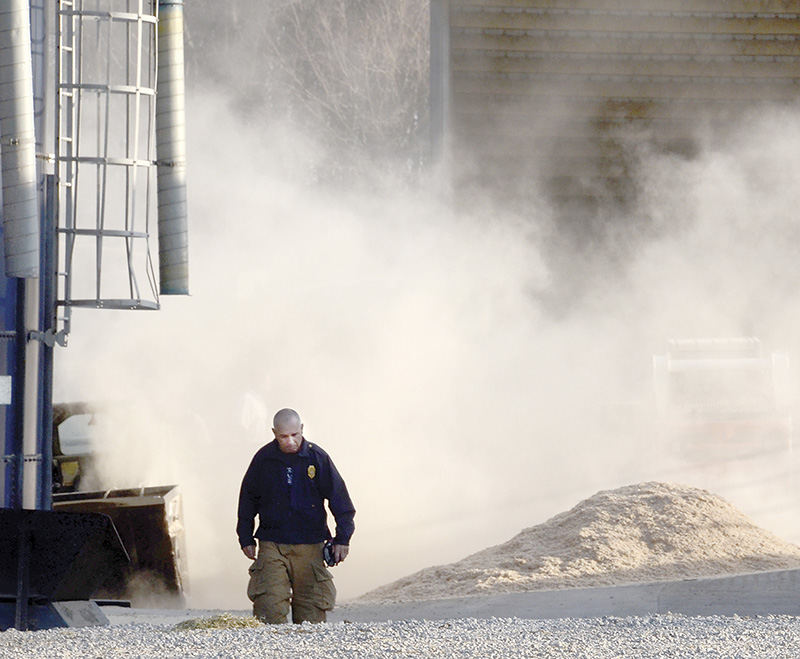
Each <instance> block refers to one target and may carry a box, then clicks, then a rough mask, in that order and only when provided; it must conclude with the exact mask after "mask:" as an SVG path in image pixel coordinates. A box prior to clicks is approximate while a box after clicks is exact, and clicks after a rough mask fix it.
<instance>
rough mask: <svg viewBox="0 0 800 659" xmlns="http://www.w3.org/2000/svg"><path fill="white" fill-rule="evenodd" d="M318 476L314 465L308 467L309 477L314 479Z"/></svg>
mask: <svg viewBox="0 0 800 659" xmlns="http://www.w3.org/2000/svg"><path fill="white" fill-rule="evenodd" d="M316 475H317V468H316V467H315V466H314V465H308V477H309V478H314V476H316Z"/></svg>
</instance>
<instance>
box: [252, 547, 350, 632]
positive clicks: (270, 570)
mask: <svg viewBox="0 0 800 659" xmlns="http://www.w3.org/2000/svg"><path fill="white" fill-rule="evenodd" d="M249 572H250V583H249V584H248V585H247V596H248V597H249V598H250V601H252V602H253V615H254V616H255V617H256V618H258V619H259V620H261V621H263V622H267V623H283V622H286V616H287V615H288V613H289V607H290V606H291V609H292V622H295V623H300V622H304V621H307V622H325V612H326V611H330V610H331V609H332V608H333V605H334V603H335V602H336V588H335V587H334V585H333V575H332V574H331V573H330V570H328V568H327V567H325V563H324V561H323V559H322V543H318V544H313V545H279V544H277V543H275V542H265V541H262V540H259V541H258V558H256V560H255V562H254V563H253V564H252V565H251V566H250V569H249Z"/></svg>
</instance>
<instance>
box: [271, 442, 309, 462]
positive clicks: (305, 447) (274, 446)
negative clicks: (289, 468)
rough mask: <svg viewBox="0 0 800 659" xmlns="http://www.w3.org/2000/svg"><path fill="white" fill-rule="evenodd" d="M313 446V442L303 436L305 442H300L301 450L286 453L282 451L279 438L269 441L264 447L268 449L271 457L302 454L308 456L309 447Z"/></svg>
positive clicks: (288, 456)
mask: <svg viewBox="0 0 800 659" xmlns="http://www.w3.org/2000/svg"><path fill="white" fill-rule="evenodd" d="M310 447H311V443H310V442H309V441H308V440H306V438H305V437H303V443H302V444H300V450H299V451H298V452H297V453H284V452H283V451H281V447H280V446H278V440H277V439H273V440H272V441H271V442H269V443H268V444H267V445H266V446H265V447H264V448H265V449H267V454H268V455H269V457H274V458H290V457H291V456H293V455H300V456H302V457H307V456H308V453H309V448H310Z"/></svg>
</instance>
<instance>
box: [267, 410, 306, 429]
mask: <svg viewBox="0 0 800 659" xmlns="http://www.w3.org/2000/svg"><path fill="white" fill-rule="evenodd" d="M298 423H300V415H299V414H298V413H297V412H295V411H294V410H292V409H289V408H288V407H284V408H283V409H282V410H278V411H277V412H276V414H275V417H274V418H273V419H272V427H273V428H278V427H279V426H280V427H285V426H287V425H289V424H291V425H294V424H298Z"/></svg>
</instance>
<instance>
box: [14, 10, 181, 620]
mask: <svg viewBox="0 0 800 659" xmlns="http://www.w3.org/2000/svg"><path fill="white" fill-rule="evenodd" d="M183 68H184V67H183V0H125V1H124V2H120V1H119V0H93V1H92V2H84V1H83V0H80V1H76V0H6V1H5V2H2V3H0V73H2V75H0V170H1V172H0V173H1V174H2V176H1V177H0V179H1V183H2V243H3V250H2V253H0V428H2V429H3V430H4V442H3V452H2V465H1V467H0V496H1V497H2V503H1V504H0V505H2V507H1V508H0V630H4V629H7V628H8V627H11V626H13V627H16V628H17V629H21V630H26V629H43V628H47V627H52V626H63V625H86V624H102V623H103V621H104V619H105V616H103V614H102V612H101V611H100V609H99V607H98V605H97V603H96V602H95V601H94V600H90V599H88V598H90V597H94V596H95V593H97V592H101V591H102V592H108V593H113V594H116V593H123V592H125V591H129V590H130V585H131V578H130V577H131V575H143V574H145V573H148V574H154V575H155V576H156V581H159V580H161V582H163V584H165V585H163V588H164V589H165V590H166V591H168V592H169V591H170V590H171V591H172V594H173V595H174V594H175V593H176V592H177V593H178V594H179V593H180V592H181V590H182V582H181V579H180V571H179V568H180V563H181V561H182V559H183V556H184V553H183V550H182V545H181V543H182V528H181V525H180V497H179V495H178V494H177V492H176V491H175V489H174V488H173V487H171V486H170V487H166V488H147V487H145V488H140V489H138V490H137V491H135V492H134V491H110V492H93V493H88V494H86V493H73V494H69V495H63V496H62V495H61V494H56V495H54V494H53V475H54V473H53V472H54V470H53V464H54V463H53V458H54V455H53V438H52V437H51V432H52V427H53V405H52V395H53V393H52V392H53V362H54V354H55V351H56V346H59V347H62V348H63V347H66V345H67V342H68V338H69V336H70V333H71V330H72V311H73V309H76V308H83V309H118V310H121V309H126V310H127V309H130V310H133V309H139V310H156V309H159V308H160V297H159V295H161V296H167V295H186V294H188V232H187V203H186V181H185V177H186V158H185V146H186V132H185V126H186V124H185V117H184V79H183V73H184V72H183ZM156 221H157V231H156V227H155V226H154V225H155V224H156ZM156 233H157V236H158V271H157V272H156V269H155V268H154V267H153V259H152V258H151V251H150V246H151V240H152V238H153V237H154V236H155V235H156ZM61 453H63V451H61ZM59 457H63V456H57V457H56V463H57V464H58V467H59V469H58V476H57V478H56V479H55V480H56V484H57V485H58V486H59V487H61V488H63V487H64V478H65V476H68V474H67V471H66V470H67V467H69V466H70V465H71V466H72V467H75V466H76V461H75V460H70V459H62V460H61V461H60V462H59ZM79 464H80V461H78V465H79ZM71 479H72V481H73V486H74V485H75V484H80V485H81V487H83V486H85V485H86V483H81V482H80V474H79V473H78V472H75V473H73V474H72V475H71ZM58 497H61V498H60V500H57V499H58ZM117 525H118V527H117ZM179 528H180V531H179ZM157 545H158V546H157ZM161 558H164V561H163V562H162V561H161ZM129 563H130V565H129V566H128V567H125V566H126V565H128V564H129ZM168 563H171V565H169V564H168ZM106 622H107V621H106Z"/></svg>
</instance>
